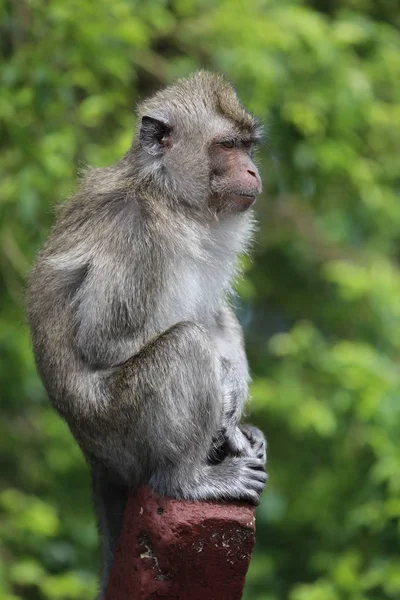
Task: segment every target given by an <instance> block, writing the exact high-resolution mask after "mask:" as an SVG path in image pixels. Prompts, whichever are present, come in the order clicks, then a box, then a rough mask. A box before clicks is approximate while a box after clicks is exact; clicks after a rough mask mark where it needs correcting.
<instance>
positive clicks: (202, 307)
mask: <svg viewBox="0 0 400 600" xmlns="http://www.w3.org/2000/svg"><path fill="white" fill-rule="evenodd" d="M226 279H227V278H226V272H225V274H224V273H223V272H222V271H221V272H219V269H218V268H216V266H215V265H214V266H213V265H211V264H202V263H200V264H199V263H198V262H196V261H194V260H193V261H189V260H186V261H184V262H182V263H181V264H179V265H177V266H176V268H175V269H173V270H170V272H169V273H168V276H167V277H166V278H165V281H164V286H163V293H162V297H161V298H160V302H159V305H158V309H157V315H156V319H157V325H158V326H159V328H160V329H161V330H164V329H167V328H168V327H171V326H172V325H174V324H175V323H179V322H180V321H193V322H195V323H201V324H204V325H210V324H212V323H213V320H214V315H215V313H216V311H217V310H218V309H219V307H220V306H221V302H222V300H223V297H224V295H225V293H226V288H227V285H228V281H227V280H226Z"/></svg>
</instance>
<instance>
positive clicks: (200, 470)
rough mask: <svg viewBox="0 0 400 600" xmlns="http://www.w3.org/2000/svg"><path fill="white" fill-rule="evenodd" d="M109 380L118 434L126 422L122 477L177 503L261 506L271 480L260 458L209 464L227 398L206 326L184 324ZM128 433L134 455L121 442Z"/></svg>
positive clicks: (177, 326) (121, 368)
mask: <svg viewBox="0 0 400 600" xmlns="http://www.w3.org/2000/svg"><path fill="white" fill-rule="evenodd" d="M109 377H111V379H109V380H108V386H109V390H110V391H111V396H112V398H115V399H117V402H120V403H121V408H120V409H119V410H118V411H115V410H114V411H113V415H114V422H113V423H112V427H113V428H114V430H115V428H116V426H117V423H116V422H115V419H124V420H125V422H124V424H123V425H122V424H121V426H118V429H119V431H120V440H121V441H120V443H121V446H123V451H121V452H120V453H119V455H118V463H116V468H121V461H122V460H125V461H126V460H127V459H128V461H129V462H128V463H127V464H125V465H124V472H125V474H126V473H128V474H129V473H130V474H131V477H133V480H134V481H135V482H137V483H150V485H151V486H152V487H153V488H154V489H155V490H156V491H157V492H159V493H161V494H165V495H170V496H173V497H177V498H187V499H203V498H204V499H207V498H216V499H240V500H246V499H247V500H249V501H251V502H254V503H257V502H258V497H259V494H260V493H261V491H262V489H263V487H264V484H265V480H266V475H265V472H264V470H263V464H262V461H261V460H260V459H258V458H257V457H255V456H251V457H249V456H240V457H228V458H227V459H226V460H223V461H222V463H220V464H218V465H210V464H209V461H208V458H209V455H210V451H211V448H212V440H213V437H214V435H215V433H216V432H217V431H218V430H219V429H221V419H222V414H223V400H222V392H221V382H220V373H219V363H218V357H217V354H216V349H215V346H214V344H213V343H212V341H211V339H210V336H209V334H208V333H207V332H206V331H205V330H204V329H203V328H202V327H199V326H198V325H195V324H194V323H189V322H187V323H178V324H177V325H175V326H174V327H172V328H171V329H169V330H168V331H167V332H165V333H163V334H162V335H160V336H159V337H158V338H156V339H155V340H153V341H152V342H150V343H149V344H148V345H147V346H146V347H145V348H144V349H143V350H142V351H141V352H139V353H138V354H137V355H136V356H134V357H132V358H131V359H129V360H128V361H126V362H125V363H124V364H123V365H120V366H119V367H116V369H115V370H114V373H113V374H112V375H111V376H109ZM124 406H125V407H126V408H124ZM135 406H136V408H135ZM128 411H130V421H128V422H126V419H127V415H128ZM129 427H130V429H129ZM127 431H128V432H129V434H128V435H129V436H130V438H129V443H130V448H131V454H130V456H129V455H128V457H127V453H126V444H127V442H124V441H123V439H122V437H123V436H121V432H124V436H125V435H126V432H127ZM110 459H112V456H111V454H109V455H108V460H110Z"/></svg>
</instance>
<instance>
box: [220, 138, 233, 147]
mask: <svg viewBox="0 0 400 600" xmlns="http://www.w3.org/2000/svg"><path fill="white" fill-rule="evenodd" d="M220 145H221V146H222V147H223V148H228V149H229V148H233V147H234V146H235V140H224V141H223V142H221V143H220Z"/></svg>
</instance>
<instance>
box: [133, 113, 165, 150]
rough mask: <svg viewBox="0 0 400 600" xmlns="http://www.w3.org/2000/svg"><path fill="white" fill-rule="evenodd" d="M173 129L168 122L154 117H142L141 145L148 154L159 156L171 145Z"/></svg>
mask: <svg viewBox="0 0 400 600" xmlns="http://www.w3.org/2000/svg"><path fill="white" fill-rule="evenodd" d="M171 131H172V127H171V126H170V125H168V123H167V122H166V121H162V120H160V119H155V118H154V117H148V116H144V117H142V124H141V127H140V145H141V147H142V148H143V150H144V151H145V152H147V154H151V155H152V156H159V155H161V154H163V153H164V150H165V148H168V147H169V146H170V145H171V140H170V135H171Z"/></svg>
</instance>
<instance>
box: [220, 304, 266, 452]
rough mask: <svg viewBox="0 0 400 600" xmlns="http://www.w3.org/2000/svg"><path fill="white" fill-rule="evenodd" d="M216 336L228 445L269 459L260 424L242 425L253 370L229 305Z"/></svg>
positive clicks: (229, 448) (226, 442) (223, 310)
mask: <svg viewBox="0 0 400 600" xmlns="http://www.w3.org/2000/svg"><path fill="white" fill-rule="evenodd" d="M213 340H214V343H215V345H216V347H217V352H218V356H219V364H220V376H221V387H222V395H223V402H224V415H223V421H222V430H223V436H224V445H225V449H226V450H227V451H228V452H230V453H233V454H248V453H249V450H250V452H252V453H255V455H256V456H258V457H262V458H263V460H264V461H265V458H266V442H265V438H264V435H263V434H262V432H261V431H259V430H258V429H257V428H256V427H250V426H240V427H239V423H240V419H241V417H242V414H243V409H244V405H245V403H246V401H247V398H248V393H249V383H250V374H249V368H248V363H247V357H246V352H245V348H244V338H243V331H242V328H241V326H240V323H239V321H238V319H237V317H236V315H235V313H234V311H233V309H232V308H231V307H230V306H229V305H225V306H224V307H223V308H222V309H221V311H220V313H219V314H218V318H217V328H216V330H215V332H214V335H213Z"/></svg>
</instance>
